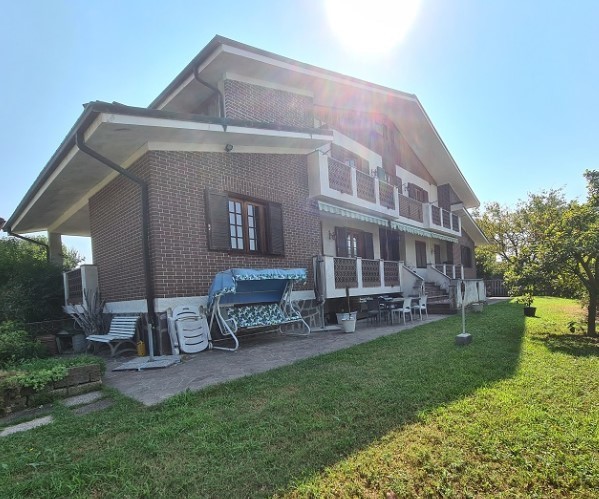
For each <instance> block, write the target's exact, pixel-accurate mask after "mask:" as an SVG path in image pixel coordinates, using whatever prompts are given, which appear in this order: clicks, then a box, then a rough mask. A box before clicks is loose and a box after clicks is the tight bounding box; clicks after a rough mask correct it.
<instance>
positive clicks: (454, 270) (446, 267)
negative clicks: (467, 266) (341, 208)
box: [433, 263, 464, 279]
mask: <svg viewBox="0 0 599 499" xmlns="http://www.w3.org/2000/svg"><path fill="white" fill-rule="evenodd" d="M433 267H434V268H435V269H436V270H438V271H439V272H442V273H443V274H445V275H446V276H447V277H449V278H450V279H463V278H464V266H463V265H453V264H451V263H436V264H434V265H433Z"/></svg>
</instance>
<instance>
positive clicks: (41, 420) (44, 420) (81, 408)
mask: <svg viewBox="0 0 599 499" xmlns="http://www.w3.org/2000/svg"><path fill="white" fill-rule="evenodd" d="M104 397H105V394H104V393H103V392H101V391H95V392H90V393H84V394H82V395H75V396H74V397H69V398H66V399H63V400H61V401H60V402H61V403H62V404H63V405H64V406H66V407H69V408H74V409H73V413H74V414H76V415H78V416H82V415H84V414H90V413H92V412H96V411H99V410H102V409H106V408H107V407H110V406H111V405H113V404H114V401H113V400H111V399H108V398H104ZM50 410H52V404H48V405H45V406H42V407H40V408H35V409H26V410H24V411H20V412H17V413H15V414H10V415H9V416H6V417H4V418H1V419H0V425H3V424H6V423H10V422H12V421H16V420H19V419H24V418H28V417H32V416H33V417H34V419H31V420H29V421H25V422H24V423H18V424H13V425H10V426H6V427H5V428H4V429H3V430H2V431H0V437H6V436H8V435H12V434H13V433H18V432H20V431H27V430H31V429H32V428H38V427H40V426H45V425H47V424H50V423H51V422H52V421H54V418H53V417H52V416H51V415H46V416H42V417H40V414H42V413H46V412H49V411H50Z"/></svg>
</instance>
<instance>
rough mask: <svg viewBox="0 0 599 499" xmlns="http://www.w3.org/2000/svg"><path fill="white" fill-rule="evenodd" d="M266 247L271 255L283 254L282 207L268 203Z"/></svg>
mask: <svg viewBox="0 0 599 499" xmlns="http://www.w3.org/2000/svg"><path fill="white" fill-rule="evenodd" d="M268 247H269V249H270V253H271V254H272V255H284V254H285V237H284V235H283V207H282V206H281V205H280V204H279V203H268Z"/></svg>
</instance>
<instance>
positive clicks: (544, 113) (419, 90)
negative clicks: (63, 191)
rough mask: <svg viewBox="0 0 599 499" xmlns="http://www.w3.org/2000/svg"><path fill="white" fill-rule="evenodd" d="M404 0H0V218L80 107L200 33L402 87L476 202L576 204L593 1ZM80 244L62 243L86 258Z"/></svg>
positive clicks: (160, 68) (126, 85)
mask: <svg viewBox="0 0 599 499" xmlns="http://www.w3.org/2000/svg"><path fill="white" fill-rule="evenodd" d="M413 1H414V0H394V1H393V2H392V4H391V5H387V6H384V5H379V6H377V2H378V0H368V1H360V0H357V1H354V0H351V1H350V0H344V1H341V2H336V3H337V4H338V5H337V7H335V6H327V5H325V3H326V0H252V1H250V0H242V1H233V0H219V1H217V2H215V1H210V2H208V1H204V0H194V1H183V0H169V1H168V2H165V1H164V0H161V1H154V0H144V1H136V0H126V1H123V0H118V1H112V0H101V1H98V0H85V1H83V0H71V1H67V0H52V1H47V0H39V1H37V0H35V1H34V0H20V1H19V2H16V1H14V0H13V1H9V0H6V1H5V2H3V6H2V10H3V12H2V16H0V61H2V64H3V70H2V72H1V75H2V77H1V78H0V95H2V96H3V101H4V104H3V106H2V110H1V111H0V117H1V119H0V148H1V150H2V152H3V154H2V156H1V159H0V174H1V177H0V178H1V181H0V217H2V218H5V219H8V218H9V216H10V215H12V213H13V212H14V210H15V208H16V207H17V205H18V203H19V202H20V201H21V199H22V198H23V197H24V195H25V193H26V192H27V190H28V189H29V187H30V186H31V185H32V183H33V182H34V180H35V179H36V178H37V176H38V175H39V173H40V172H41V170H42V169H43V167H44V166H45V165H46V163H47V162H48V160H49V159H50V157H51V156H52V154H53V153H54V152H55V150H56V149H57V148H58V146H59V144H60V143H61V141H62V140H63V139H64V137H65V136H66V134H67V132H68V131H69V130H70V128H71V127H72V125H73V124H74V122H75V121H76V119H77V117H78V116H79V115H80V114H81V112H82V110H83V108H82V104H84V103H86V102H90V101H94V100H104V101H108V102H112V101H118V102H121V103H124V104H128V105H131V106H140V107H146V106H147V105H148V104H149V103H150V102H151V101H152V100H153V99H154V98H155V97H156V96H157V95H158V94H159V93H160V92H161V91H162V90H163V89H164V88H165V87H166V86H167V85H168V83H170V82H171V81H172V80H173V78H174V77H175V76H176V75H177V74H178V73H179V72H180V71H181V70H182V69H183V68H184V67H185V66H186V65H187V64H188V63H189V61H190V60H191V59H192V58H193V57H194V56H195V55H196V54H197V53H198V52H199V51H200V50H201V49H202V48H203V47H204V46H205V45H206V44H207V43H208V42H209V41H210V40H211V39H212V38H213V37H214V35H216V34H219V35H222V36H226V37H228V38H232V39H234V40H237V41H239V42H242V43H246V44H249V45H252V46H254V47H257V48H260V49H264V50H268V51H271V52H275V53H277V54H279V55H283V56H286V57H290V58H292V59H296V60H299V61H301V62H305V63H309V64H313V65H315V66H319V67H322V68H326V69H330V70H333V71H337V72H340V73H343V74H346V75H350V76H354V77H357V78H361V79H364V80H367V81H370V82H373V83H377V84H380V85H384V86H387V87H391V88H393V89H397V90H401V91H404V92H408V93H412V94H416V96H417V97H418V99H419V100H420V102H421V104H422V105H423V107H424V109H425V111H426V112H427V114H428V115H429V117H430V119H431V121H432V123H433V124H434V126H435V128H436V129H437V131H438V132H439V134H440V136H441V138H442V139H443V141H444V142H445V144H446V146H447V148H448V149H449V151H450V153H451V154H452V156H453V158H454V159H455V161H456V162H457V164H458V166H459V168H460V169H461V171H462V173H463V174H464V176H465V177H466V179H467V180H468V182H469V183H470V185H471V187H472V188H473V190H474V192H475V193H476V195H477V196H478V198H479V200H480V201H481V204H483V205H484V203H487V202H491V201H498V202H500V203H502V204H506V205H509V206H513V205H514V204H515V203H516V202H517V201H518V200H520V199H524V198H526V196H527V193H529V192H534V193H538V192H540V191H541V190H544V189H554V188H563V189H564V193H565V195H566V198H567V199H574V198H578V199H581V200H583V199H584V197H585V193H586V190H585V182H584V178H583V175H582V174H583V172H584V170H585V169H599V137H598V133H597V132H598V131H599V126H598V123H597V120H598V118H599V63H598V60H599V59H598V56H597V54H598V52H599V29H597V26H598V25H599V2H597V1H596V0H590V1H585V0H576V1H553V0H543V1H540V0H537V1H532V0H518V1H513V0H497V1H491V0H421V1H420V2H419V4H417V5H416V7H415V8H413V6H411V5H410V4H412V3H413ZM402 3H405V4H407V5H406V9H407V10H401V9H400V8H399V7H400V6H401V5H400V4H402ZM364 8H366V9H367V12H360V11H359V10H358V15H354V16H351V15H348V14H351V13H352V12H353V9H364ZM331 10H333V15H329V14H330V11H331ZM409 19H411V23H410V26H409V27H408V28H407V31H406V32H405V34H404V36H403V37H401V36H398V33H399V31H398V30H399V29H400V28H402V26H403V24H404V23H403V22H402V21H404V20H409ZM389 21H391V24H390V25H389ZM393 33H395V34H393ZM389 34H392V36H389ZM348 35H349V36H348ZM373 42H374V43H373ZM81 239H82V238H66V237H65V238H63V241H64V242H65V243H66V244H67V245H69V246H70V247H74V248H75V249H77V250H79V251H80V252H81V253H82V254H83V255H84V256H85V257H86V263H91V261H92V257H91V249H90V244H89V241H87V240H85V239H84V240H83V241H81Z"/></svg>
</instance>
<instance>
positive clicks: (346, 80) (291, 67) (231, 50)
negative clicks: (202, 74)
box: [222, 45, 418, 102]
mask: <svg viewBox="0 0 599 499" xmlns="http://www.w3.org/2000/svg"><path fill="white" fill-rule="evenodd" d="M222 47H223V52H225V53H228V54H233V55H237V56H240V57H245V58H246V59H253V60H255V61H257V62H262V63H264V64H269V65H271V66H275V67H278V68H281V69H286V70H288V71H293V72H295V73H301V74H304V75H306V76H310V77H312V78H318V79H324V80H329V81H333V82H335V83H341V84H343V85H349V86H352V87H355V88H359V89H362V90H367V91H369V92H376V93H379V94H382V95H388V96H391V97H396V98H397V97H399V98H403V99H407V100H411V101H414V102H417V101H418V100H417V99H416V98H415V97H414V96H412V95H410V94H403V93H401V94H400V93H399V92H398V91H395V90H391V89H384V88H378V87H375V86H372V85H367V84H365V83H360V82H358V81H354V80H353V79H350V77H343V76H342V75H340V76H335V75H331V74H325V73H323V72H321V71H318V70H315V69H308V68H304V67H301V66H297V65H295V64H290V63H288V62H283V61H277V60H276V59H272V58H270V57H267V56H264V55H259V54H255V53H253V52H248V51H247V50H244V49H240V48H237V47H231V46H229V45H222Z"/></svg>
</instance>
